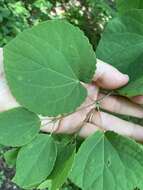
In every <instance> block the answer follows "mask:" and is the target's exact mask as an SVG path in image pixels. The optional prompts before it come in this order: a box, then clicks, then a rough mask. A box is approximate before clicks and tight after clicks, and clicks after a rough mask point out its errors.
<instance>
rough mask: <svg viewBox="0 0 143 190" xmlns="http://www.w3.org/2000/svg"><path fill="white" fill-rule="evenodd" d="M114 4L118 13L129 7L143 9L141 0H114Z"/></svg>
mask: <svg viewBox="0 0 143 190" xmlns="http://www.w3.org/2000/svg"><path fill="white" fill-rule="evenodd" d="M116 5H117V9H118V10H119V12H120V13H124V12H126V11H128V10H131V9H143V1H142V0H116Z"/></svg>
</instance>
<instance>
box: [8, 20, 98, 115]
mask: <svg viewBox="0 0 143 190" xmlns="http://www.w3.org/2000/svg"><path fill="white" fill-rule="evenodd" d="M95 63H96V57H95V53H94V51H93V49H92V47H91V45H90V44H89V42H88V39H87V38H86V37H85V36H84V34H83V32H81V31H80V30H79V29H78V28H77V27H74V26H72V25H71V24H69V23H68V22H66V21H63V20H52V21H47V22H44V23H41V24H39V25H38V26H34V27H33V28H31V29H28V30H25V31H24V32H23V33H21V34H19V35H18V36H17V37H16V38H15V39H14V40H12V41H11V42H10V43H9V44H8V45H7V46H5V48H4V68H5V74H6V78H7V81H8V85H9V87H10V89H11V92H12V94H13V95H14V96H15V97H16V99H17V101H18V102H20V104H21V105H23V106H24V107H26V108H27V109H29V110H31V111H33V112H36V113H38V114H42V115H48V116H56V115H58V114H62V113H69V112H72V111H74V110H75V109H76V108H77V107H78V106H79V105H80V104H81V103H82V102H83V101H84V100H85V98H86V96H87V91H86V89H85V88H84V87H83V86H82V85H81V82H80V81H82V82H86V83H89V82H90V81H91V80H92V77H93V74H94V72H95Z"/></svg>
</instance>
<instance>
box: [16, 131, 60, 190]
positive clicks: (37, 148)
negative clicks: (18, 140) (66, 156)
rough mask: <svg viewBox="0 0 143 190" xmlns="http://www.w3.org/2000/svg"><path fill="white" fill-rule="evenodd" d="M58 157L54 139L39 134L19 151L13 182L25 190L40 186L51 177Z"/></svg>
mask: <svg viewBox="0 0 143 190" xmlns="http://www.w3.org/2000/svg"><path fill="white" fill-rule="evenodd" d="M56 157H57V148H56V145H55V142H54V140H53V138H52V137H51V136H49V135H45V134H39V135H38V136H37V137H36V138H35V139H34V140H33V141H32V142H31V143H29V144H28V145H26V146H24V147H22V148H21V150H20V151H19V154H18V157H17V162H16V175H15V177H14V179H13V181H14V182H15V183H16V184H18V185H19V186H20V187H22V188H25V189H29V188H31V187H34V186H36V185H38V184H39V183H41V182H42V181H44V180H45V179H46V178H47V177H48V176H49V175H50V173H51V171H52V170H53V167H54V164H55V161H56Z"/></svg>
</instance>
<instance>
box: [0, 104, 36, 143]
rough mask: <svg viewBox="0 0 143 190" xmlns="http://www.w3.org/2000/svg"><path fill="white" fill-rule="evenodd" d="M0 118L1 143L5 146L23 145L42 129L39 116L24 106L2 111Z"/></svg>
mask: <svg viewBox="0 0 143 190" xmlns="http://www.w3.org/2000/svg"><path fill="white" fill-rule="evenodd" d="M0 120H1V122H0V143H1V144H3V145H5V146H11V147H17V146H23V145H25V144H27V143H29V142H30V141H31V140H32V139H33V138H35V136H36V135H37V134H38V132H39V130H40V120H39V118H38V116H37V115H35V114H34V113H32V112H29V111H28V110H26V109H24V108H22V107H19V108H14V109H12V110H9V111H6V112H2V113H0Z"/></svg>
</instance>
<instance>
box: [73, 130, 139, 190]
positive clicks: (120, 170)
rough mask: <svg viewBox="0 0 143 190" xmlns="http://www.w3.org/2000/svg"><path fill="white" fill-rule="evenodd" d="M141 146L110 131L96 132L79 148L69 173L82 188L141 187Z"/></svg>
mask: <svg viewBox="0 0 143 190" xmlns="http://www.w3.org/2000/svg"><path fill="white" fill-rule="evenodd" d="M142 158H143V147H142V145H140V144H137V143H136V142H135V141H133V140H131V139H128V138H125V137H122V136H119V135H117V134H115V133H112V132H107V133H105V134H104V133H103V132H96V133H95V134H94V135H92V136H90V137H89V138H87V139H86V140H85V141H84V143H83V144H82V146H81V148H80V149H79V151H78V153H77V155H76V158H75V162H74V165H73V168H72V172H71V174H70V178H71V180H72V181H73V182H74V183H75V184H77V185H78V186H79V187H81V188H82V189H83V190H93V189H96V190H107V187H110V190H121V189H122V190H127V189H128V190H133V189H134V188H136V187H138V188H139V189H143V175H142V173H143V159H142Z"/></svg>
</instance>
